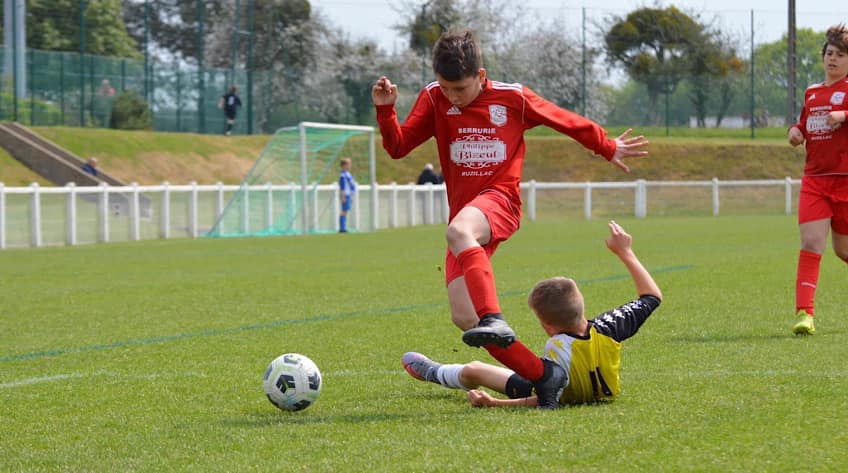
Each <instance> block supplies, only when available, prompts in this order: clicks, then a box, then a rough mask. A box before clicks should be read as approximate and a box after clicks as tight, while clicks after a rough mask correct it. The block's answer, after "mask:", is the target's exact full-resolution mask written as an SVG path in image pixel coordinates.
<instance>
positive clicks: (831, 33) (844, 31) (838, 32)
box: [821, 23, 848, 57]
mask: <svg viewBox="0 0 848 473" xmlns="http://www.w3.org/2000/svg"><path fill="white" fill-rule="evenodd" d="M825 38H826V39H825V41H824V45H823V46H822V51H821V53H822V57H824V53H825V51H827V45H832V46H833V47H835V48H837V49H839V50H840V51H842V52H843V53H848V26H845V24H844V23H839V24H838V25H833V26H831V27H830V28H828V29H827V33H825Z"/></svg>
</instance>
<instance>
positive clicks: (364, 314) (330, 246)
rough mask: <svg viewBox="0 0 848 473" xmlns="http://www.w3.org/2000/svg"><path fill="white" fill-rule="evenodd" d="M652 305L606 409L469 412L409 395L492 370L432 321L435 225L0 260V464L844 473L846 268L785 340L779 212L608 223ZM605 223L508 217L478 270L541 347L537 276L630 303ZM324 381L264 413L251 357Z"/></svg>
mask: <svg viewBox="0 0 848 473" xmlns="http://www.w3.org/2000/svg"><path fill="white" fill-rule="evenodd" d="M618 221H619V222H620V223H621V224H622V225H623V226H624V227H625V229H627V230H628V231H629V232H630V233H631V234H632V235H633V237H634V248H635V250H636V252H637V254H638V255H639V256H640V258H641V259H642V261H643V263H644V264H645V266H646V267H647V268H648V269H649V270H651V272H652V273H653V274H654V276H655V279H656V280H657V282H658V284H659V285H660V287H661V288H662V290H663V293H664V295H665V302H664V303H663V304H662V306H661V307H660V309H659V310H658V311H657V312H656V313H654V314H653V315H652V316H651V318H650V319H649V320H648V322H647V323H646V324H645V325H644V326H643V327H642V329H641V330H640V332H639V333H638V334H637V335H636V336H635V337H634V338H632V339H631V340H628V341H626V342H625V343H624V349H623V355H622V358H623V361H622V373H621V375H622V385H623V392H622V394H621V395H620V397H619V398H618V400H616V401H615V402H614V403H609V404H604V405H595V406H584V407H576V408H565V409H560V410H558V411H554V412H537V411H528V410H520V409H516V410H497V409H490V410H480V409H473V408H471V407H469V406H468V403H467V401H466V399H465V396H464V393H463V392H461V391H453V390H446V389H443V388H440V387H439V386H436V385H434V384H429V383H422V382H420V381H416V380H414V379H412V378H411V377H410V376H409V375H407V374H406V373H405V372H404V370H403V368H402V367H401V365H400V357H401V355H402V354H403V353H404V352H406V351H411V350H415V351H420V352H422V353H425V354H426V355H428V356H430V357H431V358H433V359H436V360H439V361H442V362H448V363H462V362H467V361H470V360H473V359H479V360H482V361H487V362H492V361H493V360H492V359H491V358H490V357H489V355H488V354H487V353H486V352H485V351H484V350H480V349H473V348H469V347H467V346H465V345H463V344H462V341H461V339H460V335H461V333H460V331H459V330H458V329H456V328H455V327H454V326H453V325H452V324H451V322H450V316H449V309H448V306H447V297H446V294H445V289H444V280H443V279H444V276H443V274H442V273H441V272H440V268H441V267H442V266H443V264H444V263H443V261H444V252H445V249H444V227H443V226H441V225H437V226H423V227H415V228H405V229H399V230H381V231H378V232H376V233H370V234H353V235H335V234H332V235H313V236H306V237H303V236H289V237H279V238H277V237H271V238H256V239H249V238H233V239H200V240H194V241H186V240H169V241H148V242H139V243H111V244H96V245H85V246H79V247H50V248H39V249H20V250H18V249H12V250H4V251H2V252H0V311H2V317H0V401H2V402H0V438H1V439H2V440H0V471H36V472H53V471H57V472H58V471H88V472H113V471H156V472H191V471H198V472H199V471H203V472H208V471H239V472H249V471H256V472H267V471H309V472H350V471H368V472H399V471H410V472H412V471H415V472H444V471H532V472H561V471H617V472H622V471H623V472H643V471H669V472H672V471H673V472H677V471H716V472H726V471H797V470H804V471H840V470H841V469H842V468H844V463H845V460H846V456H845V453H844V451H845V449H844V446H845V445H847V444H848V434H846V433H845V426H846V425H848V414H846V413H848V397H846V396H845V393H846V392H848V367H846V366H848V365H846V363H845V360H846V359H848V343H845V340H846V337H848V316H846V311H845V307H846V305H848V284H846V281H848V271H847V270H848V268H846V265H845V264H844V263H843V262H841V261H839V260H838V259H837V258H836V257H835V256H833V254H832V253H831V252H830V250H828V251H829V252H828V253H827V254H825V256H824V258H823V261H822V271H821V276H820V279H819V286H818V294H817V311H816V328H817V332H816V334H815V335H814V336H812V337H807V338H798V337H795V336H793V335H791V333H790V330H789V329H790V326H791V325H792V322H793V320H794V318H793V313H792V312H793V311H792V309H793V307H794V290H793V287H794V280H795V264H796V259H797V253H798V230H797V225H796V222H795V218H794V217H791V216H778V217H718V218H713V217H697V218H694V217H693V218H684V217H668V218H647V219H642V220H636V219H620V220H618ZM606 235H607V228H606V221H605V220H603V219H595V220H590V221H584V220H576V219H575V220H568V221H561V222H553V221H551V220H548V221H546V222H544V223H533V222H524V224H523V227H522V229H521V230H520V231H519V232H518V233H517V234H516V235H515V236H514V237H513V238H512V239H511V240H510V241H509V242H507V243H505V244H504V245H503V246H502V247H501V248H500V249H499V250H498V253H497V254H496V256H495V258H494V260H493V264H494V269H495V274H496V278H497V286H498V292H499V293H500V296H501V306H502V308H503V310H504V313H505V315H506V317H507V319H508V320H509V321H510V323H511V325H512V326H513V327H514V328H515V329H516V331H517V333H518V335H519V337H520V338H521V339H522V340H523V341H524V342H525V343H526V344H527V345H528V346H529V347H530V348H531V349H533V350H535V351H537V352H540V351H541V349H542V345H543V343H544V340H545V335H544V333H543V332H542V330H541V328H540V327H539V326H538V323H537V322H536V319H535V317H533V316H532V315H531V313H530V312H529V310H528V309H527V307H526V302H525V301H526V296H527V291H528V290H529V289H530V288H531V287H532V286H533V284H534V283H535V282H537V281H538V280H540V279H543V278H546V277H549V276H556V275H564V276H569V277H572V278H574V279H576V280H577V281H578V284H580V286H581V288H582V290H583V293H584V296H585V299H586V309H587V315H590V316H591V315H592V314H596V313H600V312H602V311H604V310H606V309H609V308H611V307H614V306H616V305H618V304H620V303H623V302H626V301H628V300H630V299H631V298H633V297H634V296H635V293H634V291H635V289H634V286H633V283H632V282H631V281H630V279H629V277H628V275H627V273H626V271H625V269H624V268H623V267H622V265H621V264H620V263H619V261H618V260H617V258H615V256H613V255H612V253H610V252H609V251H608V250H607V249H606V247H605V245H604V238H606ZM286 352H297V353H303V354H305V355H307V356H308V357H310V358H311V359H312V360H313V361H315V362H316V364H317V365H318V367H319V368H320V369H321V372H322V374H323V376H324V386H323V389H322V393H321V397H320V398H319V399H318V402H317V403H316V404H315V405H313V406H311V407H310V408H309V409H307V410H305V411H302V412H295V413H287V412H282V411H280V410H278V409H276V408H275V407H273V406H272V405H271V404H270V403H269V402H268V400H267V399H266V398H265V395H264V393H263V391H262V374H263V371H264V369H265V367H266V366H267V365H268V363H269V362H270V361H271V360H272V359H273V358H275V357H276V356H278V355H280V354H282V353H286Z"/></svg>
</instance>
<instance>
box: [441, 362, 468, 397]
mask: <svg viewBox="0 0 848 473" xmlns="http://www.w3.org/2000/svg"><path fill="white" fill-rule="evenodd" d="M463 368H465V365H442V366H440V367H439V369H438V370H437V371H436V379H438V380H439V384H441V385H442V386H444V387H446V388H452V389H463V390H465V391H468V388H467V387H465V386H463V384H462V383H461V382H460V381H459V373H460V372H461V371H462V369H463Z"/></svg>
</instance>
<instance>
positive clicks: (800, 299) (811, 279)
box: [795, 250, 821, 315]
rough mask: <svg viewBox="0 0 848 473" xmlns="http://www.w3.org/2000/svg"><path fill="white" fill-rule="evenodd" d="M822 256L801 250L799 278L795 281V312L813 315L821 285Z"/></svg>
mask: <svg viewBox="0 0 848 473" xmlns="http://www.w3.org/2000/svg"><path fill="white" fill-rule="evenodd" d="M820 264H821V255H820V254H818V253H813V252H812V251H807V250H801V253H800V254H799V255H798V276H797V278H796V279H795V312H798V311H800V310H803V311H805V312H806V313H808V314H810V315H813V312H814V309H813V300H814V299H815V298H816V285H817V284H818V283H819V266H820Z"/></svg>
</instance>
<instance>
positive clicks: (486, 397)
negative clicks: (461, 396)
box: [468, 389, 494, 407]
mask: <svg viewBox="0 0 848 473" xmlns="http://www.w3.org/2000/svg"><path fill="white" fill-rule="evenodd" d="M468 400H469V401H470V402H471V406H473V407H492V406H494V398H493V397H492V396H491V395H490V394H489V393H487V392H486V391H482V390H480V389H472V390H471V391H468Z"/></svg>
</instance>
